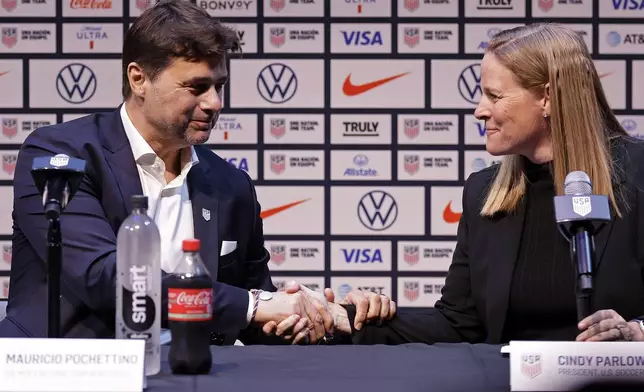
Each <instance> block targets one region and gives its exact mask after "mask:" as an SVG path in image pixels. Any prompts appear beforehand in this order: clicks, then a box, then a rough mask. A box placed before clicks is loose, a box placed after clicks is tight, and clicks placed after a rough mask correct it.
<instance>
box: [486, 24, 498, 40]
mask: <svg viewBox="0 0 644 392" xmlns="http://www.w3.org/2000/svg"><path fill="white" fill-rule="evenodd" d="M500 32H501V29H500V28H498V27H492V28H490V29H487V37H488V38H489V39H492V38H494V36H495V35H497V34H499V33H500Z"/></svg>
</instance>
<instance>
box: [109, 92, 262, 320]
mask: <svg viewBox="0 0 644 392" xmlns="http://www.w3.org/2000/svg"><path fill="white" fill-rule="evenodd" d="M121 120H122V121H123V128H125V134H126V135H127V138H128V140H129V141H130V147H131V148H132V153H133V155H134V160H135V162H136V168H137V170H138V172H139V179H140V180H141V189H142V190H143V194H144V195H145V196H147V197H148V215H149V216H150V218H151V219H153V220H154V222H155V223H156V225H157V227H158V228H159V234H160V235H161V269H162V270H164V271H165V272H167V273H171V272H172V271H174V269H175V268H176V267H177V264H178V263H179V260H181V257H182V255H183V240H184V239H190V238H195V236H194V222H193V219H192V202H191V201H190V195H189V192H188V173H189V172H190V169H192V167H193V166H194V165H196V164H197V163H199V158H198V157H197V153H196V152H195V149H194V147H192V146H190V149H189V150H183V151H184V152H183V153H182V156H181V165H182V168H181V173H180V174H179V175H178V176H177V177H176V178H175V179H173V180H172V181H170V183H168V182H167V181H166V179H165V163H164V162H163V160H161V158H159V157H158V156H157V155H156V153H155V152H154V150H152V147H150V145H149V144H148V142H146V141H145V139H144V138H143V136H141V134H140V133H139V131H137V130H136V128H135V127H134V124H132V121H131V120H130V117H129V116H128V114H127V111H126V110H125V104H123V105H122V106H121ZM213 224H216V222H214V223H213ZM253 305H254V297H253V294H251V293H250V291H249V292H248V313H247V315H246V320H247V321H248V322H249V323H250V319H251V317H252V315H253Z"/></svg>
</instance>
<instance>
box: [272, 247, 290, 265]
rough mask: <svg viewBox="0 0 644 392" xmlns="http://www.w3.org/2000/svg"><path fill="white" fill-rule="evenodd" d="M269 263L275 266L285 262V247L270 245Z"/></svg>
mask: <svg viewBox="0 0 644 392" xmlns="http://www.w3.org/2000/svg"><path fill="white" fill-rule="evenodd" d="M271 261H272V262H273V263H275V264H277V265H280V264H282V263H283V262H284V261H286V246H284V245H272V246H271Z"/></svg>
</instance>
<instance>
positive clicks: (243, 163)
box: [224, 158, 248, 172]
mask: <svg viewBox="0 0 644 392" xmlns="http://www.w3.org/2000/svg"><path fill="white" fill-rule="evenodd" d="M224 159H225V160H226V161H227V162H228V163H230V164H231V165H233V166H235V167H236V168H237V169H240V170H243V171H245V172H248V161H247V160H246V158H241V159H239V160H238V159H237V158H224Z"/></svg>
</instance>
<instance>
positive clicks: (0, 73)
mask: <svg viewBox="0 0 644 392" xmlns="http://www.w3.org/2000/svg"><path fill="white" fill-rule="evenodd" d="M8 73H9V71H4V72H0V76H4V75H6V74H8Z"/></svg>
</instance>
